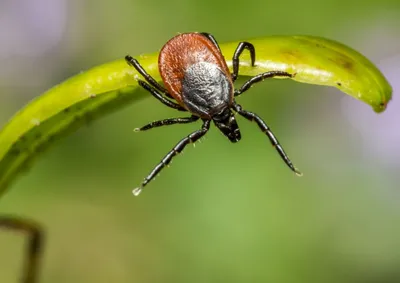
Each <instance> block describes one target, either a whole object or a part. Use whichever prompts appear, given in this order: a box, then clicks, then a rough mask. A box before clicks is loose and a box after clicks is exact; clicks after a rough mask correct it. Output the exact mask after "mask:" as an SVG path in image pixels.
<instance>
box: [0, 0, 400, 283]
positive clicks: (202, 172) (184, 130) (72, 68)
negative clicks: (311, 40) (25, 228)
mask: <svg viewBox="0 0 400 283" xmlns="http://www.w3.org/2000/svg"><path fill="white" fill-rule="evenodd" d="M399 26H400V2H399V1H398V0H380V1H377V0H358V1H348V0H325V1H316V0H303V1H295V0H287V1H261V0H248V1H239V0H231V1H211V0H202V1H184V0H171V1H162V0H156V1H147V0H114V1H95V0H85V1H78V0H73V1H71V0H70V1H67V0H57V1H53V0H33V1H20V0H1V2H0V124H1V125H3V124H4V123H6V121H7V120H8V119H9V118H10V117H11V116H12V115H13V114H14V113H15V112H16V111H17V110H18V109H19V108H21V107H22V106H23V105H25V104H26V103H27V102H28V101H29V100H30V99H32V98H33V97H35V96H38V95H40V94H41V93H43V92H44V91H45V90H47V89H48V88H50V87H51V86H53V85H55V84H57V83H59V82H61V81H63V80H65V79H66V78H68V77H70V76H72V75H74V74H76V73H79V72H80V71H81V70H85V69H88V68H90V67H92V66H95V65H98V64H101V63H104V62H107V61H110V60H114V59H117V58H121V57H123V56H125V55H126V54H131V55H137V54H140V53H147V52H153V51H156V50H159V49H160V48H161V47H162V45H163V44H164V43H165V42H166V41H167V40H168V39H170V38H171V37H173V36H174V35H176V34H177V32H187V31H207V32H209V33H212V34H213V35H214V36H215V37H216V38H217V40H218V41H219V42H224V41H232V40H242V39H249V38H252V37H257V36H267V35H270V34H309V35H317V36H324V37H328V38H331V39H335V40H338V41H341V42H343V43H345V44H347V45H350V46H352V47H353V48H355V49H356V50H359V51H360V52H362V53H363V54H364V55H366V56H367V57H368V58H370V59H371V60H372V61H373V62H374V63H375V64H377V65H378V66H379V67H380V68H381V70H382V71H383V72H384V74H385V75H386V76H387V77H388V79H389V80H390V82H391V84H392V85H393V87H394V100H393V101H392V102H391V103H390V104H389V106H388V110H387V111H386V112H384V113H383V114H379V115H378V114H376V113H374V112H373V111H372V110H371V109H370V107H369V106H367V105H364V104H362V103H361V102H358V101H355V100H354V99H352V98H350V97H347V96H345V95H344V94H342V93H340V92H339V91H338V90H336V89H331V88H326V87H319V86H312V85H304V84H299V83H295V82H292V81H279V80H278V81H265V82H264V83H263V84H260V85H258V86H257V87H254V88H252V89H251V91H249V92H248V93H246V95H243V96H242V97H240V99H239V100H238V101H239V103H240V104H242V105H243V107H244V108H245V109H248V110H251V111H253V112H256V113H258V114H259V115H260V116H261V117H263V118H264V119H265V120H266V121H267V123H268V124H269V125H270V126H271V128H272V129H273V130H274V132H275V134H276V135H277V136H278V138H279V139H280V141H281V143H282V145H283V146H284V148H285V149H286V151H287V152H288V154H289V156H290V157H291V159H292V160H293V162H294V163H295V164H296V166H297V167H299V169H300V170H301V171H302V172H303V173H304V176H303V177H302V178H298V177H296V176H295V175H294V174H293V173H292V172H291V171H290V170H289V169H288V168H287V167H286V166H285V164H284V163H283V162H282V161H281V159H280V158H279V156H278V154H277V153H276V152H275V150H274V149H273V148H272V147H271V146H270V143H269V141H268V140H267V138H266V137H265V136H264V135H263V134H262V133H260V131H259V130H258V128H257V127H256V125H254V124H251V123H249V122H247V121H245V120H243V119H239V124H240V127H241V130H242V136H243V138H242V141H241V142H240V143H238V144H231V143H230V142H229V141H228V140H227V139H226V138H225V137H223V136H222V135H221V134H220V133H219V132H218V131H217V129H215V128H214V127H212V129H211V131H210V132H209V134H208V135H207V136H206V138H205V140H204V142H202V143H199V144H197V146H196V148H195V149H193V147H191V146H189V147H188V148H187V149H186V151H185V153H184V154H183V155H182V156H179V157H177V158H176V159H175V161H174V162H173V164H172V166H171V167H170V168H169V169H166V170H164V171H163V172H162V174H161V176H160V177H159V178H157V179H156V180H155V181H154V182H152V183H151V184H150V185H149V186H148V187H147V188H146V190H145V191H144V192H143V193H142V195H140V197H137V198H136V197H133V196H132V194H131V190H132V188H134V187H136V186H138V185H139V184H140V182H141V181H142V179H143V178H144V177H145V176H146V174H148V172H149V171H150V170H151V169H152V168H153V166H154V165H155V164H156V163H157V162H158V161H159V160H160V158H161V157H162V156H163V155H164V154H166V153H167V151H168V150H170V149H171V148H172V147H173V146H174V145H175V144H176V142H177V141H178V140H180V139H181V138H182V137H183V136H185V135H186V134H188V133H190V132H191V131H193V130H195V129H197V128H199V126H200V123H196V124H191V125H178V126H171V127H165V128H160V129H154V130H152V131H149V132H143V133H134V132H133V131H132V130H133V129H134V128H136V127H140V126H142V125H144V124H146V123H148V122H150V121H153V120H158V119H163V118H169V117H177V116H179V115H180V114H179V113H178V112H175V111H173V110H171V109H169V108H167V107H165V106H163V105H162V104H161V103H159V102H157V101H156V100H154V99H152V98H151V97H150V96H149V98H148V99H146V100H143V101H140V102H139V103H137V104H135V105H130V106H128V107H127V108H125V109H124V110H122V111H119V112H117V113H114V114H112V115H110V116H108V117H106V118H104V119H101V120H100V121H97V122H95V123H93V124H92V125H91V126H90V127H84V128H82V129H80V130H79V131H77V132H76V133H74V134H72V135H70V136H69V137H67V138H66V139H63V140H62V141H61V142H59V143H58V145H57V146H55V147H53V148H52V149H51V150H50V151H48V152H47V154H45V155H44V156H42V157H41V158H40V159H39V160H38V161H37V162H36V164H35V166H34V167H33V169H32V170H31V171H30V172H29V173H28V174H26V175H25V176H23V177H22V178H20V179H19V180H18V181H17V182H15V183H14V184H13V187H12V189H11V190H10V191H9V192H8V193H7V194H6V195H5V196H4V197H3V198H2V199H1V200H0V213H11V214H15V215H19V216H26V217H29V218H33V219H35V220H37V221H39V222H41V223H42V224H43V225H44V227H45V229H46V236H47V242H46V249H45V256H44V259H43V260H44V262H43V266H42V269H41V273H40V282H42V283H46V282H48V283H50V282H58V283H62V282H74V283H79V282H82V283H83V282H85V283H87V282H97V283H103V282H118V283H122V282H142V283H153V282H171V283H172V282H174V283H180V282H192V283H196V282H231V283H236V282H274V283H289V282H290V283H292V282H293V283H301V282H306V283H320V282H324V283H329V282H341V283H358V282H360V283H361V282H362V283H392V282H393V283H395V282H400V227H399V223H400V222H399V221H400V206H399V201H400V190H399V182H400V177H399V174H398V173H399V169H400V161H399V160H400V127H399V123H398V122H399V121H400V114H399V113H400V105H399V104H398V103H397V101H396V100H397V97H398V96H399V95H400V93H399V92H397V93H396V91H397V90H398V88H399V80H398V78H399V77H400V68H399V66H400V37H399ZM241 82H243V80H242V81H241ZM239 84H240V81H239ZM396 84H397V85H396ZM396 95H397V96H396ZM24 239H25V238H24V237H23V236H22V235H20V234H17V233H10V232H7V231H1V232H0V282H7V283H8V282H18V281H17V280H18V278H19V276H20V272H21V264H22V252H23V247H24V246H23V244H24Z"/></svg>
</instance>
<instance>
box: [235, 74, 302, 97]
mask: <svg viewBox="0 0 400 283" xmlns="http://www.w3.org/2000/svg"><path fill="white" fill-rule="evenodd" d="M294 76H295V75H292V74H289V73H287V72H283V71H269V72H265V73H262V74H259V75H257V76H254V77H252V78H251V79H250V80H248V81H247V82H245V83H244V84H243V85H242V87H241V88H240V89H237V90H235V96H238V95H241V94H242V93H243V92H245V91H246V90H248V89H249V88H250V87H251V86H253V84H255V83H259V82H262V81H263V80H265V79H269V78H274V77H287V78H293V77H294Z"/></svg>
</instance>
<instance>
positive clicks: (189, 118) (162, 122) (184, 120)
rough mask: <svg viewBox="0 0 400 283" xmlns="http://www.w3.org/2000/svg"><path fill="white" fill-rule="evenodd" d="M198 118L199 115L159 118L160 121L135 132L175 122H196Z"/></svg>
mask: <svg viewBox="0 0 400 283" xmlns="http://www.w3.org/2000/svg"><path fill="white" fill-rule="evenodd" d="M197 120H199V117H197V116H190V117H183V118H171V119H165V120H159V121H155V122H151V123H149V124H147V125H145V126H143V127H141V128H136V129H135V132H139V131H146V130H150V129H152V128H156V127H161V126H168V125H174V124H187V123H192V122H195V121H197Z"/></svg>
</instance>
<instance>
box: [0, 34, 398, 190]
mask: <svg viewBox="0 0 400 283" xmlns="http://www.w3.org/2000/svg"><path fill="white" fill-rule="evenodd" d="M248 41H249V42H251V43H253V44H254V46H255V48H256V66H255V67H251V66H250V58H249V54H248V53H247V52H244V54H243V55H242V57H241V58H240V59H241V60H240V65H241V66H240V69H239V74H240V75H241V76H254V75H257V74H260V73H262V72H266V71H270V70H282V71H286V72H289V73H292V74H295V77H294V78H293V79H294V80H296V81H299V82H302V83H309V84H316V85H327V86H334V87H337V88H339V89H340V90H341V91H343V92H345V93H347V94H348V95H351V96H353V97H355V98H357V99H359V100H362V101H364V102H366V103H368V104H369V105H371V106H372V108H373V109H374V110H375V111H376V112H381V111H383V110H384V109H385V108H386V105H387V103H388V101H389V100H390V99H391V94H392V89H391V87H390V85H389V84H388V82H387V81H386V79H385V78H384V76H383V75H382V74H381V72H380V71H379V70H378V69H377V68H376V67H375V66H374V65H373V64H372V63H371V62H370V61H369V60H368V59H366V58H365V57H364V56H362V55H361V54H359V53H358V52H356V51H354V50H353V49H351V48H349V47H347V46H345V45H342V44H340V43H338V42H335V41H331V40H327V39H323V38H319V37H312V36H270V37H265V38H259V39H251V40H248ZM237 45H238V42H231V43H225V44H220V47H221V49H222V52H223V54H224V56H225V58H226V59H227V63H228V66H229V67H230V68H231V67H232V61H231V58H232V55H233V53H234V51H235V49H236V46H237ZM123 55H125V54H123ZM121 57H122V56H121ZM136 58H137V59H138V60H139V62H140V63H141V65H142V66H143V67H144V69H145V70H146V71H147V72H148V73H149V74H150V75H151V76H153V77H154V78H155V79H156V80H158V81H160V75H159V73H158V65H157V59H158V54H157V53H154V54H148V55H141V56H137V57H136ZM137 76H138V73H137V72H136V71H135V69H134V68H132V67H130V66H128V64H127V63H125V61H124V60H123V59H121V60H117V61H114V62H111V63H106V64H104V65H101V66H98V67H94V68H92V69H90V70H88V71H86V72H83V73H81V74H79V75H76V76H74V77H72V78H70V79H68V80H66V81H65V82H63V83H61V84H59V85H57V86H55V87H53V88H52V89H50V90H48V91H47V92H45V93H44V94H42V95H41V96H39V97H38V98H36V99H35V100H33V101H32V102H30V103H29V104H28V105H26V106H25V107H24V108H23V109H22V110H20V111H19V112H18V113H17V114H16V115H15V116H14V117H13V118H12V119H11V120H10V121H9V122H8V123H7V124H6V125H5V126H4V128H3V129H2V130H1V132H0V195H1V194H2V193H4V192H5V190H6V189H7V187H8V185H9V184H10V182H11V181H13V180H14V179H15V177H16V176H17V175H18V174H19V173H20V172H21V171H23V170H25V169H26V168H28V167H29V164H31V163H32V160H33V159H34V157H36V156H38V155H39V154H40V153H41V152H43V150H44V149H46V148H47V147H48V146H49V145H51V144H53V143H54V141H55V140H57V139H58V138H60V137H62V136H64V135H65V134H67V133H69V132H71V131H73V130H75V129H77V128H78V127H80V126H82V125H84V124H86V123H88V122H90V121H92V120H95V119H97V118H99V117H102V116H104V115H106V114H107V113H109V112H111V111H113V110H118V109H120V108H122V107H123V106H126V105H128V104H129V103H134V102H135V101H138V100H139V99H142V98H143V97H146V96H149V95H148V93H146V92H145V91H144V90H142V89H141V88H140V87H138V84H137V82H136V80H135V77H137ZM155 103H157V102H155Z"/></svg>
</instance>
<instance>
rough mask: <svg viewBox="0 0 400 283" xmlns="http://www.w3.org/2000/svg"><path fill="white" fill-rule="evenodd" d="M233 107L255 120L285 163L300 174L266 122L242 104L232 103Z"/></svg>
mask: <svg viewBox="0 0 400 283" xmlns="http://www.w3.org/2000/svg"><path fill="white" fill-rule="evenodd" d="M233 109H235V111H236V112H238V113H239V114H240V115H242V116H243V117H245V118H246V119H248V120H250V121H252V122H256V123H257V125H258V127H259V128H260V129H261V131H263V132H264V133H265V134H266V135H267V136H268V138H269V140H270V141H271V143H272V146H273V147H275V149H276V150H277V151H278V153H279V155H280V156H281V157H282V159H283V161H285V163H286V165H287V166H289V168H290V169H291V170H292V171H293V172H295V173H296V174H297V175H299V176H301V175H302V173H301V172H300V171H298V170H297V169H296V167H294V165H293V163H292V161H290V159H289V157H288V156H287V154H286V153H285V151H284V150H283V147H282V146H281V145H280V143H279V141H278V139H277V138H276V137H275V135H274V133H273V132H272V131H271V129H270V128H269V127H268V126H267V124H266V123H265V122H264V121H263V120H262V119H261V118H260V117H259V116H258V115H256V114H254V113H252V112H249V111H246V110H243V109H242V106H240V105H239V104H236V103H235V104H234V105H233Z"/></svg>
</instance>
